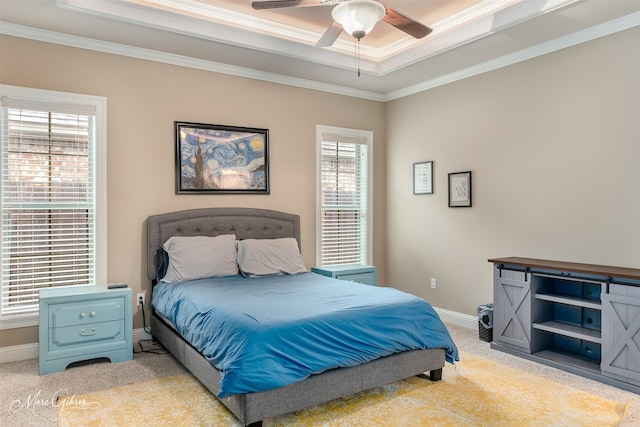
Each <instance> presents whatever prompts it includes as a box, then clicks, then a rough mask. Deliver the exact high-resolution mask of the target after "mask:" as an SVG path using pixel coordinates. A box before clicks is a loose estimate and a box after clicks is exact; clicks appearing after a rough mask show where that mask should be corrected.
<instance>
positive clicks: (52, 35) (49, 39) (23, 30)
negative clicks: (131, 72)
mask: <svg viewBox="0 0 640 427" xmlns="http://www.w3.org/2000/svg"><path fill="white" fill-rule="evenodd" d="M0 34H5V35H8V36H14V37H21V38H25V39H30V40H36V41H41V42H46V43H53V44H58V45H62V46H68V47H76V48H80V49H87V50H93V51H96V52H102V53H109V54H114V55H120V56H127V57H130V58H136V59H142V60H146V61H154V62H160V63H163V64H170V65H177V66H180V67H187V68H194V69H198V70H204V71H211V72H214V73H220V74H228V75H232V76H236V77H245V78H249V79H254V80H262V81H266V82H271V83H279V84H284V85H288V86H295V87H300V88H304V89H312V90H318V91H321V92H328V93H334V94H338V95H346V96H352V97H355V98H362V99H368V100H372V101H384V95H383V94H381V93H377V92H371V91H365V90H358V89H353V88H349V87H346V86H339V85H333V84H328V83H322V82H318V81H314V80H307V79H300V78H297V77H290V76H285V75H283V74H277V73H269V72H265V71H259V70H255V69H251V68H245V67H238V66H235V65H228V64H224V63H221V62H215V61H208V60H204V59H197V58H192V57H188V56H182V55H176V54H173V53H166V52H160V51H157V50H151V49H144V48H139V47H133V46H128V45H123V44H119V43H112V42H105V41H101V40H95V39H91V38H86V37H79V36H73V35H69V34H63V33H58V32H55V31H49V30H42V29H38V28H33V27H27V26H23V25H18V24H13V23H10V22H4V21H0Z"/></svg>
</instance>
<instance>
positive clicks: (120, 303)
mask: <svg viewBox="0 0 640 427" xmlns="http://www.w3.org/2000/svg"><path fill="white" fill-rule="evenodd" d="M49 315H50V316H51V317H50V321H49V327H54V328H61V327H64V326H71V325H84V324H89V323H95V322H108V321H111V320H118V319H123V318H124V298H112V299H106V300H99V301H79V302H74V303H68V304H52V305H50V306H49Z"/></svg>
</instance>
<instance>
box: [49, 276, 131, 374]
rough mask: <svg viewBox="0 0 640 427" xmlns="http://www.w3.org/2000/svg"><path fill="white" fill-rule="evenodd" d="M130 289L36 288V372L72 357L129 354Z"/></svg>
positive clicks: (63, 365)
mask: <svg viewBox="0 0 640 427" xmlns="http://www.w3.org/2000/svg"><path fill="white" fill-rule="evenodd" d="M131 308H132V305H131V289H130V288H120V289H108V288H107V286H106V285H95V286H61V287H57V288H47V289H41V290H40V325H39V334H40V335H39V341H40V348H39V357H40V375H44V374H50V373H53V372H59V371H64V370H65V369H66V367H67V366H68V365H69V364H70V363H73V362H78V361H81V360H89V359H95V358H99V357H107V358H109V359H110V360H111V362H122V361H125V360H131V359H132V358H133V344H132V334H133V327H132V319H131Z"/></svg>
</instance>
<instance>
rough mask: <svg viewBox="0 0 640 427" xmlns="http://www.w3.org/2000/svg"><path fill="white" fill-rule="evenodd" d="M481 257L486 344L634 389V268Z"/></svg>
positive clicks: (638, 356) (639, 341) (637, 334)
mask: <svg viewBox="0 0 640 427" xmlns="http://www.w3.org/2000/svg"><path fill="white" fill-rule="evenodd" d="M489 262H492V263H493V266H494V267H493V269H494V287H493V289H494V301H493V311H494V312H493V320H494V321H493V328H494V331H493V342H492V343H491V347H492V348H494V349H496V350H501V351H505V352H508V353H511V354H515V355H520V356H522V357H525V358H527V359H530V360H535V361H538V362H541V363H544V364H547V365H550V366H554V367H556V368H559V369H563V370H566V371H569V372H572V373H575V374H578V375H582V376H585V377H588V378H591V379H595V380H598V381H602V382H604V383H607V384H611V385H615V386H617V387H620V388H623V389H626V390H630V391H633V392H636V393H640V269H633V268H623V267H610V266H601V265H591V264H579V263H569V262H559V261H549V260H539V259H531V258H518V257H511V258H494V259H490V260H489Z"/></svg>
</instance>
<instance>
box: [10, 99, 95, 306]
mask: <svg viewBox="0 0 640 427" xmlns="http://www.w3.org/2000/svg"><path fill="white" fill-rule="evenodd" d="M95 110H96V108H95V106H91V105H83V104H78V105H76V104H73V103H64V102H41V101H39V100H32V99H20V98H12V97H8V96H3V97H2V106H1V109H0V114H1V120H2V122H1V130H2V136H1V140H2V193H1V194H2V196H1V200H2V227H1V233H2V250H1V257H2V296H1V306H0V318H7V317H10V316H12V315H24V314H28V313H37V308H38V306H37V304H38V291H39V289H41V288H47V287H53V286H64V285H83V284H93V283H95V282H96V227H97V221H96V215H97V211H96V188H97V187H96V163H95V158H96V156H95V148H96V116H95Z"/></svg>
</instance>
